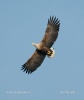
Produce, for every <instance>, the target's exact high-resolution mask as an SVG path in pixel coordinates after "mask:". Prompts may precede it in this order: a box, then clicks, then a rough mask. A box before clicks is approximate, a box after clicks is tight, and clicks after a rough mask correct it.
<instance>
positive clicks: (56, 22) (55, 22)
mask: <svg viewBox="0 0 84 100" xmlns="http://www.w3.org/2000/svg"><path fill="white" fill-rule="evenodd" d="M48 24H51V25H55V26H58V27H60V20H59V19H58V18H56V16H54V15H53V16H50V19H48Z"/></svg>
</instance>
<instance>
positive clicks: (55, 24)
mask: <svg viewBox="0 0 84 100" xmlns="http://www.w3.org/2000/svg"><path fill="white" fill-rule="evenodd" d="M59 28H60V20H58V18H56V17H55V16H50V18H49V19H48V23H47V28H46V31H45V35H44V37H43V39H42V40H41V42H40V43H38V44H37V43H32V45H34V46H35V47H36V50H35V52H34V53H33V55H32V56H31V57H30V58H29V59H28V60H27V62H26V63H25V64H23V65H22V67H21V70H23V71H24V72H26V73H28V74H31V73H32V72H34V71H35V70H36V69H37V68H38V67H39V66H40V65H41V64H42V63H43V61H44V59H45V57H46V56H48V57H49V58H52V57H54V55H55V50H54V48H52V45H53V44H54V42H55V41H56V39H57V37H58V32H59Z"/></svg>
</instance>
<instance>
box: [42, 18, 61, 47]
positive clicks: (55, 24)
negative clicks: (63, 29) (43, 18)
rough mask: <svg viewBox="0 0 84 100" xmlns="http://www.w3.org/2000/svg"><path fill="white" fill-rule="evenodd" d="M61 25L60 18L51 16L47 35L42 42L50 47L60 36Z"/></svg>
mask: <svg viewBox="0 0 84 100" xmlns="http://www.w3.org/2000/svg"><path fill="white" fill-rule="evenodd" d="M59 27H60V20H58V18H56V17H54V16H53V17H50V19H48V24H47V28H46V31H45V35H44V37H43V39H42V41H41V43H42V44H43V45H45V46H47V47H48V48H50V47H51V46H52V45H53V44H54V42H55V41H56V39H57V37H58V31H59Z"/></svg>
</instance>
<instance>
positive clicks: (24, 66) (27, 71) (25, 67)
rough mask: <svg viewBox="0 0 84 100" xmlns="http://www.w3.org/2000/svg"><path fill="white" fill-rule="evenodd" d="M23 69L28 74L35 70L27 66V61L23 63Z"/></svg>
mask: <svg viewBox="0 0 84 100" xmlns="http://www.w3.org/2000/svg"><path fill="white" fill-rule="evenodd" d="M21 70H23V72H26V73H28V74H31V73H32V72H33V70H30V69H28V68H27V66H26V63H25V64H23V65H22V67H21Z"/></svg>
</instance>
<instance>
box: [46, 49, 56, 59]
mask: <svg viewBox="0 0 84 100" xmlns="http://www.w3.org/2000/svg"><path fill="white" fill-rule="evenodd" d="M50 49H51V50H52V51H53V53H52V54H51V56H48V55H47V56H48V57H49V58H53V57H54V56H55V50H54V49H53V48H50Z"/></svg>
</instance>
